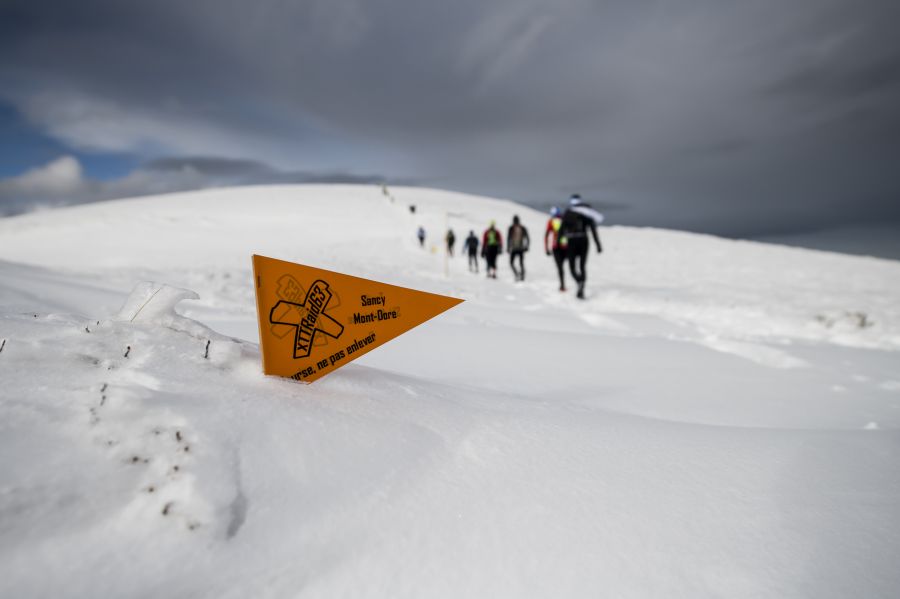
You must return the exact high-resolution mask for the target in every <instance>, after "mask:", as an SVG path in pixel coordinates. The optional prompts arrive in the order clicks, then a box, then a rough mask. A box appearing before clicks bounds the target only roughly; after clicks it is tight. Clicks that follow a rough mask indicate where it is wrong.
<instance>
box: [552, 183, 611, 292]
mask: <svg viewBox="0 0 900 599" xmlns="http://www.w3.org/2000/svg"><path fill="white" fill-rule="evenodd" d="M602 221H603V215H602V214H600V213H599V212H597V211H596V210H594V209H593V208H591V207H590V206H588V205H587V204H585V203H584V202H582V201H581V196H580V195H578V194H577V193H576V194H572V197H571V199H570V200H569V207H568V208H567V209H566V211H565V213H563V216H562V225H561V226H560V229H559V234H560V238H561V239H562V240H563V243H565V244H566V252H567V255H568V258H569V270H571V271H572V278H573V279H575V282H576V283H578V294H577V297H578V299H584V283H585V281H586V280H587V271H586V270H585V265H586V262H587V255H588V249H589V246H590V243H589V242H588V237H587V232H588V230H590V231H591V234H592V235H593V236H594V243H596V244H597V253H600V252H602V251H603V246H601V245H600V238H599V237H597V223H599V222H602ZM576 267H577V268H576Z"/></svg>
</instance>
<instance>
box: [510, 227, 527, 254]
mask: <svg viewBox="0 0 900 599" xmlns="http://www.w3.org/2000/svg"><path fill="white" fill-rule="evenodd" d="M509 247H510V248H511V249H513V250H516V251H519V250H524V249H525V227H523V226H522V225H513V226H512V227H510V230H509Z"/></svg>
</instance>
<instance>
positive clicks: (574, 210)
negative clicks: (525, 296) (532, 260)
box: [417, 194, 603, 299]
mask: <svg viewBox="0 0 900 599" xmlns="http://www.w3.org/2000/svg"><path fill="white" fill-rule="evenodd" d="M602 220H603V215H601V214H600V213H599V212H597V211H596V210H594V209H593V208H591V207H590V206H588V205H587V204H585V203H584V202H583V201H582V200H581V196H580V195H578V194H573V195H572V197H571V198H570V199H569V205H568V206H567V207H566V209H565V210H564V211H561V210H560V209H559V208H558V207H556V206H554V207H553V208H552V209H551V211H550V219H549V220H548V221H547V227H546V229H545V231H544V251H545V252H546V253H547V255H548V256H553V260H554V261H555V262H556V270H557V273H558V274H559V290H560V291H565V290H566V281H565V263H566V261H568V263H569V270H570V272H571V274H572V278H573V279H574V280H575V284H576V285H577V287H578V290H577V293H576V296H577V297H578V298H579V299H584V285H585V281H586V280H587V270H585V266H586V263H587V255H588V250H589V249H590V241H589V239H588V233H590V235H591V236H592V237H593V238H594V244H595V245H596V247H597V252H598V253H600V252H602V251H603V246H602V245H601V244H600V237H599V236H598V235H597V225H598V224H599V223H600V222H602ZM417 236H418V238H419V243H420V244H422V245H424V243H425V230H424V229H423V228H422V227H419V230H418V232H417ZM444 241H445V242H446V244H447V253H448V254H449V255H450V256H452V255H453V246H454V245H455V243H456V235H455V234H454V233H453V230H452V229H450V230H448V231H447V234H446V236H445V238H444ZM530 243H531V240H530V238H529V236H528V229H526V228H525V226H524V225H523V224H522V223H521V221H520V220H519V217H518V216H513V221H512V224H511V225H510V226H509V229H507V232H506V253H508V254H509V265H510V267H511V268H512V271H513V275H514V276H515V280H516V281H524V280H525V252H527V251H528V250H529V247H530ZM479 247H480V249H481V253H480V255H481V257H482V258H484V260H485V263H486V270H487V276H488V278H491V279H496V278H497V258H498V256H499V255H500V254H501V253H503V248H504V246H503V236H502V235H501V234H500V231H499V230H498V229H497V224H496V222H494V221H491V223H490V226H489V227H488V228H487V229H486V230H485V231H484V233H483V234H482V236H481V241H480V242H479V239H478V237H476V235H475V231H469V235H468V237H466V239H465V241H464V242H463V247H462V250H463V253H465V254H467V255H468V259H469V270H470V271H471V272H476V273H477V272H478V256H479ZM516 263H518V266H517V264H516Z"/></svg>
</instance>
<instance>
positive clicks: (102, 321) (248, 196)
mask: <svg viewBox="0 0 900 599" xmlns="http://www.w3.org/2000/svg"><path fill="white" fill-rule="evenodd" d="M392 192H393V194H392V197H393V200H391V198H389V197H386V196H384V195H383V194H382V192H381V190H380V189H378V188H374V187H362V186H360V187H354V186H284V187H257V188H238V189H226V190H210V191H204V192H192V193H184V194H173V195H166V196H158V197H149V198H139V199H132V200H121V201H115V202H106V203H100V204H92V205H85V206H79V207H75V208H70V209H62V210H56V211H50V212H43V213H39V214H31V215H24V216H19V217H13V218H7V219H3V220H0V344H2V349H0V381H2V383H3V384H2V386H0V415H2V417H0V455H2V456H3V457H2V461H0V596H4V597H5V596H10V597H14V596H16V597H26V596H27V597H60V596H70V597H85V596H117V597H118V596H129V597H130V596H161V595H170V596H208V597H248V596H260V597H284V596H303V597H334V596H351V597H423V596H424V597H432V596H434V597H485V596H490V597H495V596H509V597H560V596H579V597H580V596H587V595H590V596H596V595H603V596H623V597H647V596H667V597H669V596H673V597H674V596H685V597H720V596H729V597H756V596H815V597H846V596H864V597H892V596H896V593H897V589H898V588H900V570H898V569H897V567H896V564H897V563H900V561H898V560H900V468H898V463H900V432H898V431H900V368H898V365H900V361H898V357H900V353H898V352H900V263H898V262H894V261H887V260H878V259H873V258H861V257H851V256H844V255H839V254H829V253H824V252H816V251H810V250H801V249H792V248H785V247H779V246H770V245H765V244H760V243H751V242H735V241H727V240H723V239H718V238H713V237H707V236H699V235H692V234H686V233H678V232H673V231H661V230H651V229H633V228H622V227H603V228H602V229H601V237H602V239H603V242H604V253H603V254H602V255H600V256H598V255H596V254H594V255H592V256H591V257H590V259H589V263H588V264H589V280H588V299H587V300H586V301H584V302H578V301H577V300H575V299H574V298H573V297H571V295H570V294H561V293H559V292H558V291H557V289H556V287H557V283H556V275H555V268H554V266H553V265H552V263H551V261H550V259H548V258H546V257H545V256H544V255H543V253H542V251H540V250H539V246H540V245H541V243H540V237H541V234H542V232H543V228H544V226H545V216H544V215H542V214H539V213H536V212H534V211H532V210H530V209H528V208H525V207H522V206H518V205H515V204H512V203H509V202H505V201H500V200H492V199H488V198H479V197H473V196H466V195H461V194H454V193H448V192H441V191H434V190H426V189H416V188H398V189H393V190H392ZM412 203H414V204H415V205H416V206H417V211H416V214H415V215H413V214H411V213H410V211H409V210H408V208H407V206H408V204H412ZM513 214H518V215H519V216H520V217H521V218H522V220H523V222H524V224H525V225H526V226H527V227H528V228H529V230H530V232H531V235H532V243H533V245H534V247H535V250H534V251H532V252H529V254H528V255H527V258H526V266H527V268H528V280H527V282H525V283H523V284H515V283H513V282H512V276H511V271H510V270H509V269H508V266H507V264H506V263H505V262H501V269H500V272H501V278H500V280H497V281H489V280H485V279H484V278H483V275H478V276H476V275H474V274H471V273H469V272H468V271H467V269H466V265H465V260H464V259H463V258H459V257H455V258H452V259H446V258H445V256H444V255H443V252H442V251H440V250H439V249H438V247H439V246H440V243H439V240H440V237H442V234H443V232H444V230H445V228H446V226H447V225H448V224H449V225H450V226H451V227H453V228H454V230H455V231H456V233H457V238H458V239H462V238H463V237H464V236H465V233H466V232H467V231H468V230H469V229H475V230H476V233H477V234H480V232H481V230H483V228H484V227H485V226H486V224H487V222H488V221H489V220H491V219H496V221H497V223H498V225H499V226H500V228H501V230H503V231H504V233H505V229H506V227H507V226H508V224H509V222H510V221H511V218H512V215H513ZM420 224H421V225H423V226H424V227H425V228H426V229H427V231H428V233H429V240H428V247H427V248H426V249H425V250H422V249H420V248H419V247H418V242H417V241H416V239H415V238H414V233H415V229H416V227H417V226H418V225H420ZM252 253H258V254H262V255H268V256H272V257H276V258H281V259H286V260H292V261H296V262H302V263H307V264H312V265H316V266H320V267H324V268H329V269H334V270H339V271H342V272H347V273H349V274H354V275H358V276H365V277H370V278H374V279H379V280H383V281H386V282H389V283H393V284H399V285H404V286H411V287H417V288H420V289H424V290H427V291H433V292H437V293H444V294H448V295H455V296H458V297H463V298H465V299H467V300H468V301H467V302H466V303H464V304H462V305H460V306H458V307H457V308H454V309H453V310H451V311H450V312H447V313H446V314H444V315H442V316H440V317H439V318H438V319H435V320H434V321H432V322H430V323H428V324H426V325H425V326H422V327H420V328H418V329H415V330H413V331H411V332H410V333H408V334H406V335H404V336H403V337H401V338H398V339H396V340H394V341H392V342H391V343H390V344H388V345H386V346H385V347H383V348H379V349H378V350H377V351H375V352H372V353H371V354H369V355H366V356H364V357H363V358H361V359H360V360H358V361H356V362H354V363H352V364H350V365H348V366H346V367H345V368H343V369H341V370H339V371H337V372H336V373H334V374H333V375H331V376H329V377H327V378H325V379H323V380H321V381H319V382H317V383H314V384H313V385H309V386H304V385H299V384H297V383H293V382H291V381H287V380H281V379H276V378H267V377H263V376H261V375H260V368H259V354H258V349H257V346H256V341H257V327H256V321H255V313H254V301H253V289H252V286H251V280H250V259H249V257H250V255H251V254H252ZM141 281H158V282H161V283H168V284H170V285H173V286H176V287H181V288H186V289H190V290H193V291H196V292H197V293H198V294H199V296H200V299H199V300H189V299H186V300H184V301H181V302H180V303H177V313H176V312H175V311H173V306H174V305H175V300H177V299H178V297H177V295H175V296H173V297H172V302H164V301H162V302H158V303H157V304H156V311H153V312H150V313H148V314H147V315H146V318H141V319H139V320H136V321H135V322H129V321H128V320H127V319H126V320H121V319H118V318H117V317H116V315H117V314H118V311H119V308H120V307H121V306H122V305H123V303H124V302H125V300H126V298H127V296H128V294H129V292H130V291H131V290H132V288H133V287H135V286H136V285H138V284H139V283H140V282H141ZM185 297H187V295H185ZM207 342H208V343H209V346H208V347H209V352H208V355H206V347H207Z"/></svg>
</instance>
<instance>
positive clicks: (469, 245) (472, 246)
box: [463, 231, 478, 273]
mask: <svg viewBox="0 0 900 599" xmlns="http://www.w3.org/2000/svg"><path fill="white" fill-rule="evenodd" d="M463 251H464V252H465V253H466V254H468V255H469V272H475V273H477V272H478V238H477V237H476V236H475V231H469V236H468V237H466V240H465V241H464V242H463Z"/></svg>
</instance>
